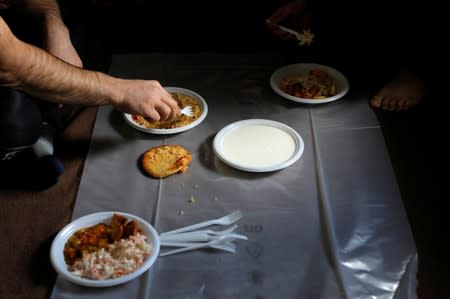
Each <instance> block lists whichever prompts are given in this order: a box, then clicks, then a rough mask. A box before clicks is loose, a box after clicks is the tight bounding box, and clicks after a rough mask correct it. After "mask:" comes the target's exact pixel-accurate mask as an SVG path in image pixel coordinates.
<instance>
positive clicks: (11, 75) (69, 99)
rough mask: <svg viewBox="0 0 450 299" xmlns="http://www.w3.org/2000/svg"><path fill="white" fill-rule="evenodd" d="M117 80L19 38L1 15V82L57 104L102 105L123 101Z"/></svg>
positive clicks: (3, 84)
mask: <svg viewBox="0 0 450 299" xmlns="http://www.w3.org/2000/svg"><path fill="white" fill-rule="evenodd" d="M115 80H116V81H117V80H121V79H117V78H113V77H110V76H108V75H106V74H103V73H98V72H94V71H87V70H83V69H80V68H78V67H74V66H72V65H70V64H68V63H66V62H64V61H62V60H60V59H58V58H56V57H55V56H53V55H51V54H49V53H47V52H45V51H43V50H42V49H39V48H37V47H34V46H32V45H30V44H27V43H24V42H22V41H20V40H18V39H17V38H15V37H14V36H13V35H12V33H11V32H10V31H9V28H8V27H7V25H6V24H5V23H4V22H3V20H2V19H1V17H0V85H2V86H9V87H12V88H16V89H19V90H22V91H24V92H27V93H29V94H31V95H33V96H36V97H39V98H42V99H46V100H49V101H53V102H58V103H78V104H86V105H103V104H114V103H115V102H117V101H119V100H121V99H120V97H121V94H120V92H119V91H118V90H117V84H115V83H116V82H115Z"/></svg>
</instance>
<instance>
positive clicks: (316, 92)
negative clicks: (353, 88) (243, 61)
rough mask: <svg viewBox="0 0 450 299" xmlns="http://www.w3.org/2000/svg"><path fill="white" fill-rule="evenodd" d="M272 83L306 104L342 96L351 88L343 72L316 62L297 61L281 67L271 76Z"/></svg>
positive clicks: (280, 90)
mask: <svg viewBox="0 0 450 299" xmlns="http://www.w3.org/2000/svg"><path fill="white" fill-rule="evenodd" d="M270 86H271V87H272V89H273V90H274V91H275V92H276V93H277V94H279V95H280V96H282V97H283V98H285V99H288V100H291V101H294V102H298V103H305V104H323V103H328V102H332V101H336V100H339V99H341V98H342V97H343V96H345V94H347V92H348V90H349V88H350V86H349V83H348V80H347V78H346V77H345V76H344V75H343V74H342V73H341V72H339V71H338V70H336V69H334V68H332V67H329V66H326V65H321V64H315V63H297V64H291V65H286V66H284V67H281V68H279V69H278V70H276V71H275V72H274V73H273V74H272V76H271V77H270Z"/></svg>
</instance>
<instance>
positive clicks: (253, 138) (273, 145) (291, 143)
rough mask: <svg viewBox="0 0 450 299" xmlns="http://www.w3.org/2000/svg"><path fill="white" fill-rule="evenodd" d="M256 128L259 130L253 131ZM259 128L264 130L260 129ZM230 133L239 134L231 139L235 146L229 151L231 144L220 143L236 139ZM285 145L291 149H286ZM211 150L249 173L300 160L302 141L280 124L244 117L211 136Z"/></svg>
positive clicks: (292, 131) (289, 129)
mask: <svg viewBox="0 0 450 299" xmlns="http://www.w3.org/2000/svg"><path fill="white" fill-rule="evenodd" d="M255 128H258V131H253V130H254V129H255ZM261 128H262V130H264V131H259V130H261ZM230 134H232V135H230ZM268 134H274V135H270V136H269V135H268ZM231 136H240V137H238V139H235V140H234V141H231V142H233V143H235V146H234V148H233V149H231V151H230V150H229V148H230V147H229V145H230V144H228V145H226V144H223V143H224V142H230V141H229V139H228V141H225V140H226V139H227V138H235V137H231ZM276 140H279V141H281V142H276ZM286 142H287V144H286ZM286 145H288V146H286ZM287 148H290V149H291V151H288V152H285V150H286V149H287ZM213 149H214V153H215V154H216V155H217V157H218V158H219V159H220V160H221V161H222V162H224V163H225V164H228V165H229V166H231V167H234V168H237V169H240V170H244V171H249V172H269V171H275V170H280V169H282V168H285V167H288V166H290V165H292V164H293V163H294V162H296V161H297V160H298V159H300V157H301V156H302V154H303V150H304V143H303V139H302V137H301V136H300V135H299V134H298V133H297V132H296V131H295V130H294V129H292V128H291V127H289V126H287V125H285V124H283V123H280V122H277V121H273V120H267V119H246V120H241V121H237V122H234V123H232V124H229V125H227V126H226V127H224V128H223V129H221V130H220V131H219V132H218V133H217V134H216V136H215V137H214V141H213ZM233 152H234V154H233Z"/></svg>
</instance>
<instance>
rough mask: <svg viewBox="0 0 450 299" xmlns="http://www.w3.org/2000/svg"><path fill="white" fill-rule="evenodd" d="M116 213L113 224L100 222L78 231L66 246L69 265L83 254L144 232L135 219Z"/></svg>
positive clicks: (65, 254) (65, 256) (65, 250)
mask: <svg viewBox="0 0 450 299" xmlns="http://www.w3.org/2000/svg"><path fill="white" fill-rule="evenodd" d="M127 221H128V220H127V218H126V217H123V216H121V215H118V214H114V216H113V219H112V221H111V225H108V224H105V223H99V224H96V225H93V226H90V227H87V228H82V229H80V230H78V231H76V232H75V233H74V234H73V235H72V236H71V237H70V238H69V240H68V241H67V242H66V244H65V246H64V259H65V261H66V263H67V264H68V265H72V264H73V263H74V262H75V261H76V260H78V259H81V257H82V256H83V254H85V253H91V252H94V251H98V250H100V249H102V248H107V247H108V246H109V245H110V244H113V243H114V241H118V240H120V239H127V238H128V237H129V236H130V235H135V234H136V233H137V232H142V229H141V228H140V227H139V226H138V225H137V224H136V222H134V221H130V222H128V223H127Z"/></svg>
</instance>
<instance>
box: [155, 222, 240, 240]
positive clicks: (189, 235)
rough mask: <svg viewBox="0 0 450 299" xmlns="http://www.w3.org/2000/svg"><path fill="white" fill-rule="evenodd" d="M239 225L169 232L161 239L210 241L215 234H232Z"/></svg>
mask: <svg viewBox="0 0 450 299" xmlns="http://www.w3.org/2000/svg"><path fill="white" fill-rule="evenodd" d="M237 227H238V225H237V224H235V225H233V226H232V227H229V228H227V229H224V230H221V231H216V230H211V229H206V230H196V231H189V232H184V233H179V234H169V235H161V236H160V239H161V241H168V242H171V241H193V242H198V241H210V240H211V239H212V237H214V236H223V235H227V234H231V233H232V232H233V231H234V230H235V229H236V228H237Z"/></svg>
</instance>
